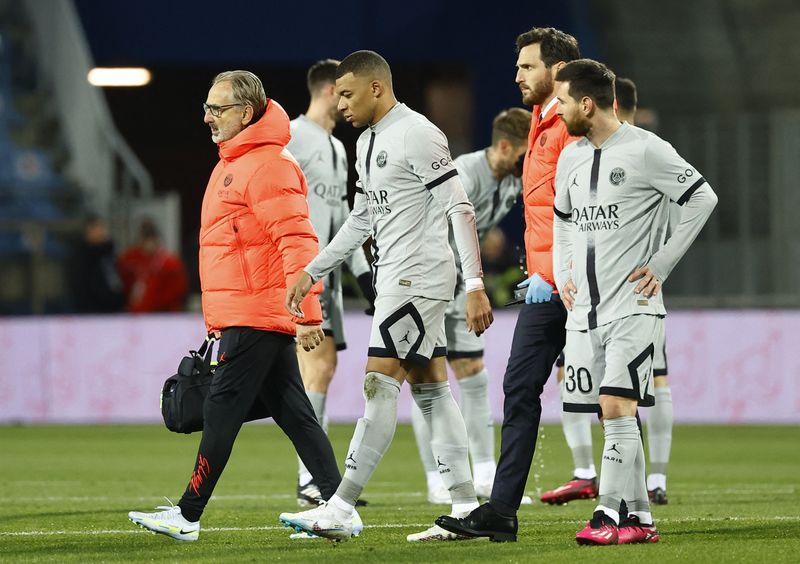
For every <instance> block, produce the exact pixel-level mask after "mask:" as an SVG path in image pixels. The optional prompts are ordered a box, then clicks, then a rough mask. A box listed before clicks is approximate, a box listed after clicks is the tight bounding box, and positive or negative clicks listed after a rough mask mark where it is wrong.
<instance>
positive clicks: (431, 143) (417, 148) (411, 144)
mask: <svg viewBox="0 0 800 564" xmlns="http://www.w3.org/2000/svg"><path fill="white" fill-rule="evenodd" d="M405 147H406V160H407V161H408V164H409V166H410V167H411V169H412V170H413V171H414V174H416V175H417V176H418V177H419V179H420V181H422V183H423V184H424V185H425V187H426V188H427V189H428V190H431V189H433V188H435V187H436V186H438V185H439V184H441V183H443V182H446V181H447V180H448V179H450V178H453V177H454V176H457V175H458V170H457V169H456V165H455V163H454V162H453V159H452V157H451V156H450V148H449V147H448V146H447V137H445V135H444V133H442V132H441V131H439V129H437V128H436V127H434V126H433V125H427V124H420V125H416V126H414V127H412V128H410V129H409V130H408V131H407V132H406V138H405Z"/></svg>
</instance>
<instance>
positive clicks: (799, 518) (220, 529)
mask: <svg viewBox="0 0 800 564" xmlns="http://www.w3.org/2000/svg"><path fill="white" fill-rule="evenodd" d="M726 521H800V515H775V516H771V517H679V518H673V519H659V520H658V523H693V522H703V523H724V522H726ZM568 523H573V524H580V523H584V521H583V520H576V519H558V520H548V521H543V520H527V519H526V520H525V521H524V523H523V524H525V525H556V524H568ZM428 526H430V523H380V524H376V525H366V526H365V527H364V529H365V530H368V529H402V528H405V527H428ZM284 529H289V528H288V527H283V526H279V525H270V526H263V527H204V528H202V529H201V531H202V532H204V533H216V532H246V531H279V530H284ZM147 532H148V531H145V530H142V529H139V528H130V529H107V530H97V531H92V530H89V531H10V532H3V531H0V537H37V536H42V537H43V536H65V535H83V536H97V535H130V534H139V533H147Z"/></svg>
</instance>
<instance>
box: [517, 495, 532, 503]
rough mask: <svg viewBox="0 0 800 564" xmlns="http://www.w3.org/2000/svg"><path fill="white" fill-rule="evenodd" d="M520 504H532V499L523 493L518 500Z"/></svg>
mask: <svg viewBox="0 0 800 564" xmlns="http://www.w3.org/2000/svg"><path fill="white" fill-rule="evenodd" d="M519 503H520V505H532V504H533V499H531V496H529V495H523V496H522V499H521V500H520V501H519Z"/></svg>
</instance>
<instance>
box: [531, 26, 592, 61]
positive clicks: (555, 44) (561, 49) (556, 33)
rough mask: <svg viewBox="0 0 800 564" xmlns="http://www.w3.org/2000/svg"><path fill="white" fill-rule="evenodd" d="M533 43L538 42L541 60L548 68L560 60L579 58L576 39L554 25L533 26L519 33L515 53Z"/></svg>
mask: <svg viewBox="0 0 800 564" xmlns="http://www.w3.org/2000/svg"><path fill="white" fill-rule="evenodd" d="M534 43H538V44H539V49H540V50H541V58H542V62H543V63H544V65H545V66H546V67H548V68H549V67H552V66H553V65H555V64H556V63H558V62H560V61H564V62H565V63H568V62H570V61H574V60H575V59H580V58H581V51H580V49H579V48H578V40H577V39H575V38H574V37H572V36H571V35H570V34H569V33H564V32H563V31H561V30H559V29H556V28H554V27H534V28H532V29H530V30H528V31H526V32H525V33H521V34H520V35H519V36H517V53H519V52H520V51H521V50H522V48H523V47H527V46H528V45H533V44H534Z"/></svg>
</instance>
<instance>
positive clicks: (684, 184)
mask: <svg viewBox="0 0 800 564" xmlns="http://www.w3.org/2000/svg"><path fill="white" fill-rule="evenodd" d="M644 162H645V171H644V172H645V175H646V177H647V180H648V181H649V182H650V185H651V186H653V187H654V188H655V189H656V190H658V191H659V192H661V193H662V194H665V195H666V196H667V197H668V198H669V199H670V200H672V201H673V202H676V203H677V204H678V205H681V206H682V205H683V204H685V203H686V202H687V201H688V200H689V198H690V197H691V195H692V194H693V193H694V192H695V191H696V190H697V189H698V188H700V186H702V185H703V184H704V183H705V182H706V180H705V178H703V177H702V176H701V175H700V173H699V172H697V170H696V169H695V168H694V167H693V166H692V165H690V164H689V163H688V162H686V160H685V159H684V158H683V157H681V156H680V155H679V154H678V152H677V151H676V150H675V148H674V147H673V146H672V145H670V144H669V143H667V142H666V141H664V140H663V139H659V138H658V137H656V136H651V137H650V138H649V139H648V140H647V143H646V145H645V149H644Z"/></svg>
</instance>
